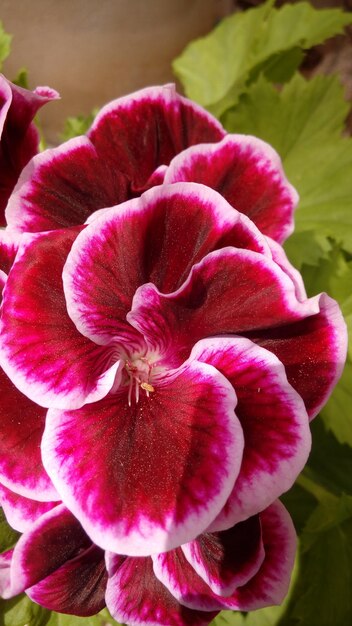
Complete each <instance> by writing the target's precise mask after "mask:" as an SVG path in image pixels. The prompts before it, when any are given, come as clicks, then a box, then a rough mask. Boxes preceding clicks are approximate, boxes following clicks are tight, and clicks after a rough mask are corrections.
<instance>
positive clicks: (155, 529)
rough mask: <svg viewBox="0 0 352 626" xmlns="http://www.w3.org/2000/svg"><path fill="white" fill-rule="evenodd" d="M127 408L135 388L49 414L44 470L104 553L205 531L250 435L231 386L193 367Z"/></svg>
mask: <svg viewBox="0 0 352 626" xmlns="http://www.w3.org/2000/svg"><path fill="white" fill-rule="evenodd" d="M139 395H140V397H139V402H138V403H137V398H136V399H135V398H134V394H133V397H132V401H131V403H130V406H129V404H128V385H126V387H125V388H124V389H121V390H119V392H118V393H115V394H110V395H109V396H107V397H106V398H104V399H103V400H102V401H100V402H97V403H95V404H90V405H85V407H82V409H78V410H76V411H70V412H69V411H66V412H64V411H51V410H49V412H48V417H47V422H46V428H45V432H44V437H43V443H42V455H43V463H44V466H45V468H46V470H47V472H48V474H49V475H50V477H51V479H52V480H53V482H54V485H55V486H56V488H57V489H58V491H59V493H60V495H61V497H62V500H63V502H65V504H66V505H67V506H68V507H69V508H70V510H71V511H72V512H73V514H74V515H75V516H76V517H77V518H78V519H79V520H80V522H81V523H82V526H83V527H84V528H85V530H86V532H87V533H88V534H89V536H90V537H91V538H92V540H93V541H94V542H95V543H96V544H97V545H99V546H100V547H102V548H103V549H110V550H114V552H117V553H120V554H129V555H132V556H146V555H148V554H151V553H153V552H160V551H164V550H167V549H171V548H174V547H175V546H177V545H180V544H181V543H185V542H187V541H190V540H192V539H193V538H194V537H195V536H197V535H198V534H200V533H201V532H202V531H204V529H205V528H207V526H208V525H209V524H210V523H211V521H212V520H213V519H214V518H215V517H216V515H217V514H218V513H219V511H220V510H221V509H222V507H223V505H224V504H225V502H226V500H227V498H228V496H229V494H230V492H231V490H232V487H233V485H234V482H235V480H236V478H237V475H238V472H239V469H240V464H241V459H242V451H243V436H242V430H241V428H240V426H239V422H238V420H237V418H236V416H235V414H234V408H235V405H236V397H235V394H234V391H233V388H232V386H231V385H230V383H229V382H228V381H227V380H226V379H225V378H224V377H223V376H222V374H220V373H219V372H217V370H215V369H214V368H212V367H211V366H209V365H207V364H204V363H197V362H195V361H194V362H192V363H187V364H185V365H184V366H183V367H181V368H180V369H179V370H176V371H174V372H173V373H172V375H171V374H169V375H165V376H164V377H162V376H160V377H159V378H157V379H156V380H155V381H154V380H153V389H152V390H151V391H150V392H148V395H149V397H148V396H147V394H146V393H145V391H144V390H143V388H141V389H140V390H139Z"/></svg>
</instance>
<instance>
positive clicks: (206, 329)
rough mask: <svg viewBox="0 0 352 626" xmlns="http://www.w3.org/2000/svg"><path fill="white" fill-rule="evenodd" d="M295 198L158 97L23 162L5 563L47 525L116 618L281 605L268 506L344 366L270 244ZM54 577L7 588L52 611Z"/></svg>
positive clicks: (262, 155) (276, 541) (266, 154)
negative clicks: (67, 543)
mask: <svg viewBox="0 0 352 626" xmlns="http://www.w3.org/2000/svg"><path fill="white" fill-rule="evenodd" d="M296 202H297V194H296V192H295V191H294V189H293V188H292V187H291V185H290V184H289V183H288V182H287V180H286V178H285V176H284V173H283V171H282V167H281V163H280V160H279V158H278V156H277V154H276V153H275V152H274V151H273V150H272V149H271V148H270V147H269V146H268V145H267V144H265V143H264V142H262V141H260V140H257V139H255V138H252V137H244V136H241V135H226V134H225V132H224V130H223V129H222V128H221V126H220V125H219V123H218V122H217V121H216V120H214V119H213V118H212V117H211V116H210V115H209V114H208V113H206V112H205V111H203V110H202V109H200V108H199V107H197V106H196V105H194V104H192V103H190V102H189V101H187V100H186V99H184V98H181V97H180V96H177V95H176V94H175V92H174V90H173V89H172V88H170V87H166V88H161V89H158V88H152V89H146V90H142V91H141V92H138V93H137V94H132V96H130V97H127V98H122V99H120V100H117V101H115V102H113V103H111V104H110V105H107V107H105V108H104V109H103V110H102V111H101V113H100V114H99V115H98V116H97V118H96V120H95V122H94V124H93V126H92V128H91V129H90V131H89V133H88V135H87V136H86V137H79V138H76V139H73V140H71V141H69V142H67V143H66V144H63V145H62V146H60V147H58V148H54V149H52V150H47V151H45V152H43V153H41V154H39V155H37V156H35V157H34V158H33V159H32V160H31V161H30V162H29V163H28V165H27V166H26V167H25V168H24V170H23V172H22V174H21V176H20V178H19V180H18V183H17V185H16V187H15V190H14V192H13V194H12V195H11V197H10V199H9V203H8V206H7V209H6V216H7V222H8V228H7V230H6V231H5V233H3V235H2V240H1V245H2V250H3V257H2V258H3V261H1V262H2V263H3V265H1V269H2V270H3V274H1V278H2V280H3V282H4V283H5V282H6V287H5V289H4V292H3V305H2V321H1V346H0V362H1V365H2V367H3V368H4V372H6V375H8V376H9V378H10V380H11V382H10V380H8V379H7V377H6V375H5V373H4V372H3V373H2V376H3V378H4V381H3V388H4V389H5V390H6V393H7V394H8V398H9V399H10V400H9V402H8V403H5V402H4V404H3V408H2V413H1V418H2V424H3V433H4V434H3V442H2V447H1V450H0V452H1V459H0V483H2V485H3V488H2V492H1V493H2V496H1V497H2V500H3V504H4V507H5V509H6V512H7V515H8V517H9V519H10V521H11V523H12V524H13V525H15V524H16V519H17V517H16V516H17V515H19V511H20V510H21V511H22V513H21V515H22V518H21V519H22V520H23V517H26V515H27V517H28V520H29V521H30V527H28V528H27V529H25V530H24V531H23V532H24V535H23V537H24V538H23V537H22V539H21V540H20V541H19V543H18V545H19V546H20V547H19V548H18V547H16V548H15V549H14V552H13V553H11V554H8V555H5V556H4V557H3V561H4V569H5V571H8V570H9V568H10V570H11V568H13V571H18V567H19V566H18V563H19V561H18V558H19V556H18V555H23V554H24V553H26V554H27V552H26V551H27V548H28V554H30V553H31V550H32V546H35V545H36V537H38V536H39V535H41V534H42V533H43V528H44V527H45V528H46V524H47V523H48V524H49V526H50V525H51V523H52V521H51V520H54V519H55V520H56V519H59V520H61V519H62V516H63V518H64V519H65V520H66V521H65V523H63V526H62V528H64V527H65V524H66V522H67V523H69V524H71V522H72V524H73V526H74V527H75V528H76V529H79V530H77V533H78V534H77V536H78V537H80V538H82V537H84V538H85V539H84V541H88V542H89V546H94V548H92V550H93V552H94V554H95V555H99V558H98V556H97V561H95V565H96V566H97V567H98V569H99V568H100V566H101V563H102V553H103V551H106V552H107V554H106V564H107V570H108V582H107V592H106V599H107V600H106V601H107V604H108V606H109V608H110V610H111V612H112V614H113V615H114V616H115V617H116V619H118V620H120V621H127V622H130V623H144V622H146V623H153V624H155V623H161V624H163V623H166V622H165V620H166V618H165V617H164V616H165V611H166V610H167V611H168V614H172V615H173V616H174V617H173V618H172V619H173V620H174V622H173V623H175V624H176V623H177V624H188V623H195V624H197V623H208V622H209V621H210V620H211V618H212V615H213V614H212V613H209V612H212V611H218V610H220V609H221V608H235V609H236V608H239V609H241V610H250V609H252V608H259V607H260V606H266V605H267V604H271V603H273V602H278V601H281V599H282V597H283V595H284V593H285V591H286V589H287V584H288V578H289V572H290V569H291V567H292V553H293V544H294V539H293V532H292V526H291V525H290V522H289V521H288V519H287V515H286V513H284V512H283V509H282V507H281V505H280V504H272V503H273V502H274V501H275V500H276V498H277V497H278V496H280V495H281V494H282V493H283V492H284V491H286V490H287V489H289V488H290V487H291V485H292V484H293V482H294V480H295V478H296V476H297V475H298V473H299V472H300V471H301V469H302V468H303V466H304V464H305V462H306V460H307V457H308V454H309V449H310V431H309V424H308V422H309V419H310V418H312V417H314V416H315V415H316V414H317V412H318V411H319V409H320V407H321V406H322V405H323V403H324V402H325V401H326V399H327V398H328V396H329V394H330V392H331V390H332V388H333V386H334V384H335V383H336V381H337V379H338V377H339V375H340V373H341V371H342V367H343V362H344V358H345V352H346V330H345V325H344V322H343V318H342V316H341V312H340V310H339V307H338V306H337V304H336V302H334V301H333V300H331V298H329V297H328V296H327V295H325V294H321V295H319V296H316V297H314V298H309V299H308V298H307V296H306V293H305V290H304V286H303V284H302V280H301V277H300V275H299V274H298V272H297V271H296V270H295V269H294V268H293V267H292V266H291V265H290V264H289V262H288V260H287V258H286V256H285V254H284V252H283V250H282V248H281V245H280V244H281V243H282V242H283V241H284V239H285V238H286V237H287V236H288V234H289V233H290V232H291V231H292V228H293V221H292V216H293V210H294V207H295V204H296ZM0 260H1V259H0ZM12 263H13V265H12ZM8 273H9V276H8V278H7V274H8ZM14 405H15V407H14ZM38 405H39V406H38ZM47 409H48V410H47ZM18 415H19V419H17V416H18ZM24 415H25V417H24ZM39 446H40V448H39ZM11 450H12V452H11ZM40 452H41V458H42V461H43V465H44V467H43V465H42V463H41V460H40ZM28 459H30V461H31V462H30V463H29V462H28ZM11 492H15V494H17V495H15V496H13V495H11ZM14 498H15V499H16V498H17V499H18V498H20V499H21V501H22V504H19V501H18V502H17V504H15V501H14ZM26 499H27V500H28V502H32V501H36V502H37V504H36V505H33V504H28V502H27V504H24V503H25V502H26ZM57 501H60V502H61V501H62V503H63V504H59V505H57V504H56V502H57ZM38 502H39V503H40V504H38ZM21 507H22V508H21ZM23 507H24V508H23ZM33 507H34V508H33ZM53 507H54V508H53ZM60 507H61V508H60ZM16 511H17V512H16ZM25 511H26V513H25ZM33 511H34V513H33ZM32 514H33V515H34V517H35V519H34V517H33V516H32ZM37 514H38V515H39V517H38V518H37V517H36V515H37ZM56 516H57V517H56ZM68 520H71V521H69V522H68ZM72 520H73V521H72ZM60 523H61V522H60ZM33 524H34V526H33ZM42 524H44V526H42ZM53 524H54V526H53V527H56V522H55V523H54V522H53ZM275 529H276V530H275ZM280 529H282V532H281V531H280ZM75 532H76V531H75ZM242 533H243V534H242ZM275 533H276V534H275ZM48 537H49V539H48V547H49V545H50V542H53V546H54V539H53V534H50V533H48ZM236 537H237V539H236ZM241 537H243V538H244V539H245V540H244V539H243V545H244V552H245V554H244V556H243V563H242V564H239V561H238V558H237V557H238V552H237V551H236V550H234V547H233V546H234V545H238V543H237V544H236V541H237V542H241V541H242V540H241V539H240V538H241ZM32 539H33V542H34V543H32ZM79 541H81V539H79V540H78V542H79ZM233 542H234V543H233ZM75 545H76V544H75ZM85 545H86V544H85ZM87 545H88V544H87ZM211 546H213V548H214V551H215V553H218V554H220V555H222V556H221V560H222V563H225V564H226V563H227V564H228V570H227V569H226V567H227V566H226V567H225V566H224V567H225V570H226V571H223V572H222V575H224V579H222V577H221V576H222V575H221V576H220V574H219V571H218V569H217V568H219V567H220V565H219V563H217V565H216V564H214V562H211V563H210V562H205V560H204V559H206V555H208V556H209V554H211V550H210V548H211ZM221 546H222V547H221ZM270 546H271V547H270ZM273 546H276V547H275V548H274V547H273ZM89 549H90V548H89ZM33 550H34V548H33ZM35 550H36V548H35ZM96 550H98V551H99V552H96ZM209 550H210V552H209ZM33 554H34V553H33ZM33 554H32V556H33ZM72 554H76V553H75V552H74V551H73V552H72ZM121 555H124V556H123V557H122V556H121ZM270 555H271V556H270ZM235 557H236V559H235V561H232V559H233V558H235ZM21 558H22V556H21ZM33 558H34V557H33ZM53 558H54V557H53ZM74 558H75V557H74ZM214 558H215V557H214ZM241 558H242V557H241ZM30 560H31V559H30V558H28V562H30ZM54 560H55V559H54ZM66 560H67V559H66V557H65V559H64V562H60V567H61V566H62V567H64V569H63V570H62V572H65V571H66V569H65V568H66V565H65V564H66ZM68 560H69V561H70V559H68ZM240 560H241V559H240ZM215 561H216V559H215ZM16 563H17V565H16ZM43 563H44V565H43V567H44V570H43V571H44V572H45V571H46V569H45V567H46V565H45V563H46V561H45V559H44V561H43ZM55 563H56V561H55ZM97 563H99V564H97ZM187 563H188V565H187ZM265 563H266V564H268V563H270V567H269V566H268V567H269V569H267V566H266V565H265ZM68 567H71V566H68ZM94 567H95V566H94ZM16 568H17V569H16ZM93 569H94V568H93ZM70 571H73V570H70ZM94 571H95V570H94ZM99 571H100V570H99ZM275 572H276V574H275ZM267 574H268V577H267ZM55 576H56V574H55ZM65 576H66V574H63V575H62V576H61V574H58V578H56V579H55V580H56V582H55V580H54V579H52V581H51V582H50V581H49V582H48V584H46V583H45V580H46V578H45V577H44V579H43V580H41V579H40V577H39V578H36V580H34V579H33V578H31V577H29V578H28V579H26V582H25V583H23V584H25V586H23V584H22V587H21V589H19V588H18V589H17V591H20V590H23V589H26V590H27V592H28V593H29V595H31V597H33V598H34V599H35V600H36V601H38V602H39V603H41V604H43V605H44V606H48V607H49V608H56V610H60V611H66V612H70V611H69V610H68V609H65V607H64V600H63V598H65V597H66V596H65V592H64V591H60V590H59V588H60V589H61V587H60V585H63V584H64V578H65ZM275 576H276V577H275ZM49 578H50V576H49ZM220 578H221V580H220ZM93 579H94V575H93V578H92V580H93ZM137 579H138V581H137ZM4 580H5V579H4ZM264 580H266V581H267V587H266V583H265V584H264V582H263V581H264ZM43 581H44V582H43ZM57 581H61V582H57ZM140 581H144V582H143V583H141V582H140ZM146 581H147V582H146ZM49 583H50V584H49ZM9 584H10V583H8V580H7V579H6V580H5V582H4V584H3V587H4V588H5V589H7V591H6V593H10V592H11V593H13V592H14V590H15V587H14V586H13V585H12V586H10V590H11V591H10V592H9V591H8V589H9V587H8V585H9ZM11 584H12V583H11ZM11 584H10V585H11ZM136 585H137V586H138V585H139V589H140V593H141V595H142V598H143V606H144V607H145V609H144V613H143V614H140V613H138V610H140V609H138V605H137V607H136V602H137V601H138V597H136V594H135V592H134V589H135V586H136ZM99 589H100V591H99V593H100V596H99V598H100V600H99V602H101V589H102V588H101V587H99ZM265 589H266V591H265ZM131 590H133V591H132V593H133V597H131ZM55 594H56V595H55ZM170 594H171V595H170ZM54 596H55V597H56V600H53V597H54ZM58 597H60V599H59V602H61V604H60V607H61V608H57V607H58V606H59V604H57V603H56V604H55V602H57V598H58ZM180 606H181V609H180ZM165 607H167V609H165ZM182 607H184V608H182ZM79 610H80V609H78V608H76V609H74V608H73V605H71V611H72V612H75V611H79ZM199 612H200V613H199ZM204 612H205V613H204ZM77 614H82V613H79V612H77ZM170 619H171V618H170ZM167 623H169V622H167Z"/></svg>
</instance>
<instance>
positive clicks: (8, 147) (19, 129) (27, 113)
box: [0, 75, 59, 226]
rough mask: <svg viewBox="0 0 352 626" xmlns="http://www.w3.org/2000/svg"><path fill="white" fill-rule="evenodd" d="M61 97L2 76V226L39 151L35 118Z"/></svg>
mask: <svg viewBox="0 0 352 626" xmlns="http://www.w3.org/2000/svg"><path fill="white" fill-rule="evenodd" d="M58 97H59V95H58V93H57V92H56V91H54V89H50V88H49V87H37V88H36V89H35V90H34V91H28V90H27V89H23V88H22V87H18V86H17V85H14V84H13V83H10V82H9V81H8V80H6V78H5V77H4V76H2V75H0V226H4V225H5V219H4V210H5V207H6V204H7V201H8V199H9V197H10V195H11V192H12V190H13V188H14V186H15V185H16V183H17V179H18V177H19V175H20V173H21V171H22V169H23V168H24V166H25V165H26V164H27V163H28V161H29V160H30V159H31V158H32V156H34V155H35V154H36V153H37V152H38V144H39V134H38V131H37V129H36V127H35V125H34V124H33V123H32V120H33V118H34V116H35V115H36V113H37V111H38V110H39V109H40V108H41V107H42V106H43V105H44V104H46V103H47V102H50V100H55V99H57V98H58Z"/></svg>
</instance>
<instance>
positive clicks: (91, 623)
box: [0, 609, 119, 626]
mask: <svg viewBox="0 0 352 626" xmlns="http://www.w3.org/2000/svg"><path fill="white" fill-rule="evenodd" d="M105 624H109V625H110V624H111V626H116V625H117V626H119V625H118V622H116V621H115V620H114V619H113V618H112V617H111V615H110V613H109V611H108V610H107V609H103V611H101V612H100V613H98V615H93V616H91V617H77V616H75V615H64V614H63V613H55V612H54V611H53V612H52V613H51V616H50V619H49V621H48V623H47V624H46V626H105ZM0 626H1V622H0Z"/></svg>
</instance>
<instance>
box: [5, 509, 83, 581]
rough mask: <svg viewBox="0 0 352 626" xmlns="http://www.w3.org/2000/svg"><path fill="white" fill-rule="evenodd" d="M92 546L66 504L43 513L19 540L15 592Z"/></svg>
mask: <svg viewBox="0 0 352 626" xmlns="http://www.w3.org/2000/svg"><path fill="white" fill-rule="evenodd" d="M91 545H92V543H91V541H90V539H89V538H88V537H87V535H86V534H85V532H84V531H83V529H82V527H81V525H80V523H79V522H78V521H77V520H76V519H75V518H74V517H73V515H72V514H71V513H70V511H68V510H67V509H66V507H65V506H64V505H63V504H60V505H58V506H56V507H55V508H54V509H52V510H51V511H48V512H47V513H45V514H44V515H42V516H41V517H40V518H39V519H37V521H36V522H35V523H34V524H33V525H32V528H31V529H30V530H28V531H27V532H25V533H24V534H23V535H22V536H21V537H20V539H19V540H18V542H17V544H16V546H15V548H14V552H13V557H12V564H11V583H12V588H13V589H14V590H16V593H20V592H22V591H24V590H25V589H27V588H29V587H31V586H32V585H35V584H36V583H38V582H39V581H40V580H43V579H45V578H46V577H47V576H49V575H50V574H52V573H53V572H55V571H56V570H58V569H59V568H60V567H61V566H62V565H64V564H65V563H66V562H67V561H70V560H71V559H73V558H75V557H76V556H77V555H78V554H79V553H81V552H82V551H83V550H86V549H87V548H90V547H91Z"/></svg>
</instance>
